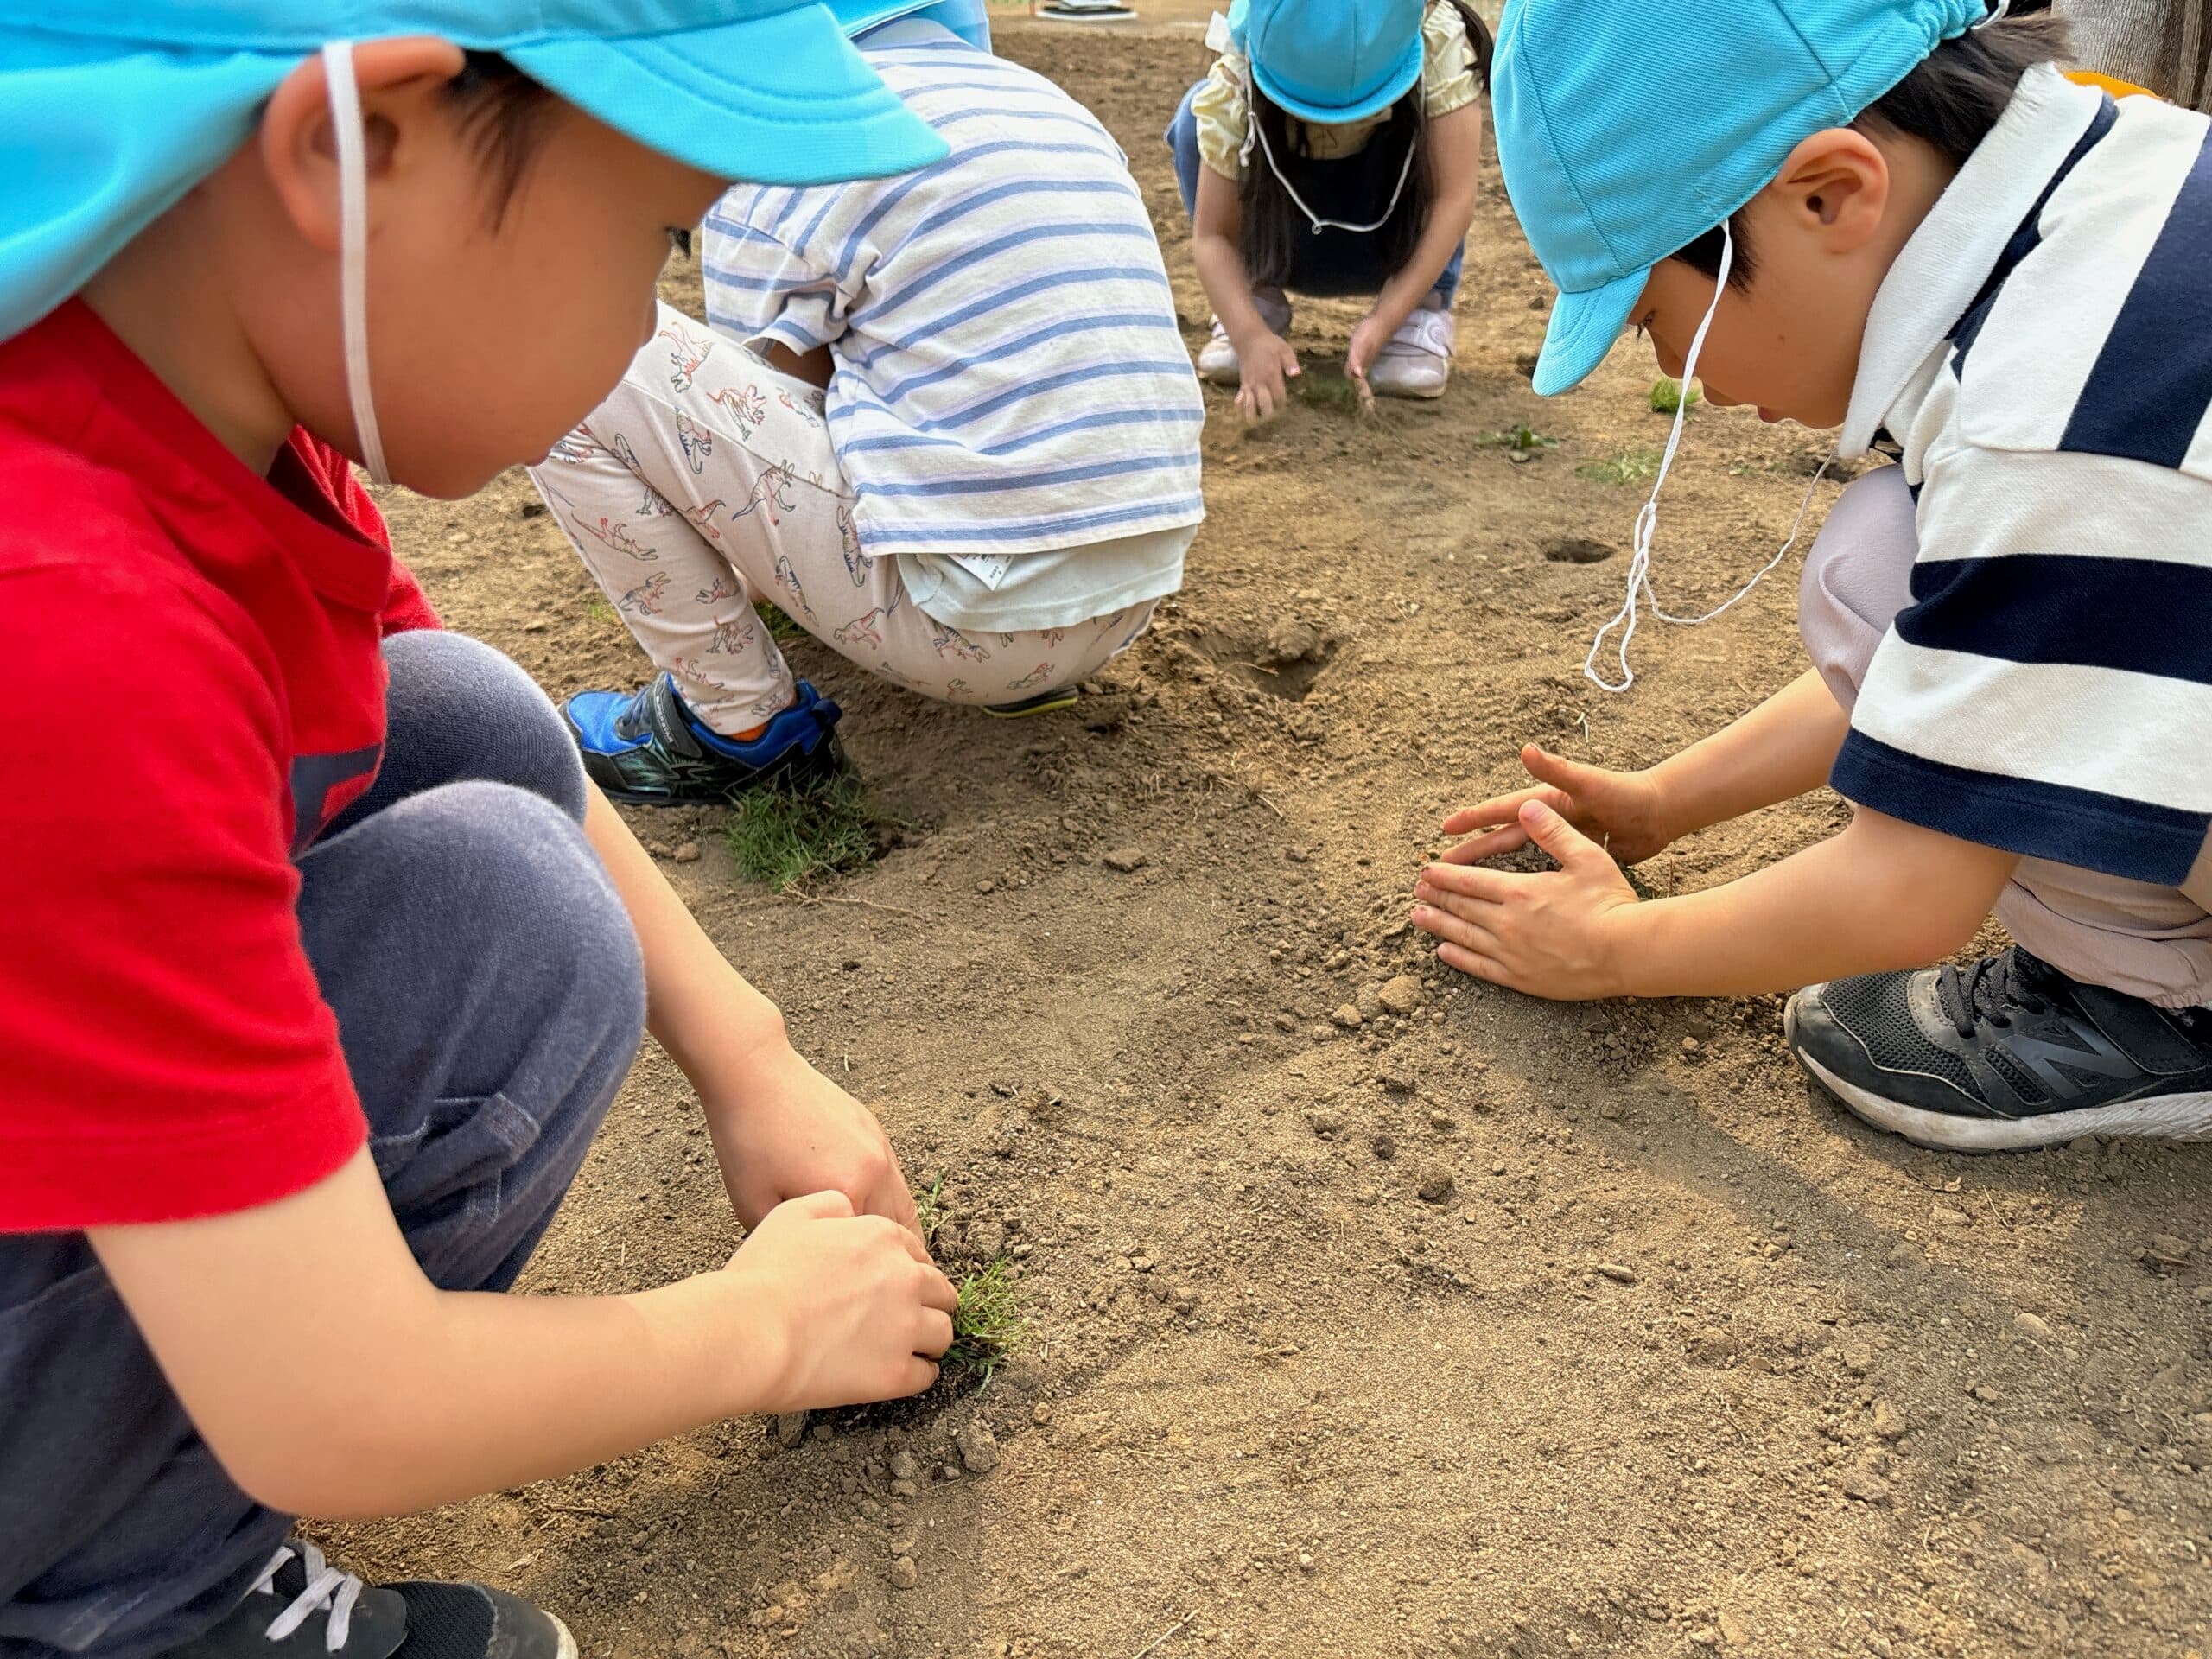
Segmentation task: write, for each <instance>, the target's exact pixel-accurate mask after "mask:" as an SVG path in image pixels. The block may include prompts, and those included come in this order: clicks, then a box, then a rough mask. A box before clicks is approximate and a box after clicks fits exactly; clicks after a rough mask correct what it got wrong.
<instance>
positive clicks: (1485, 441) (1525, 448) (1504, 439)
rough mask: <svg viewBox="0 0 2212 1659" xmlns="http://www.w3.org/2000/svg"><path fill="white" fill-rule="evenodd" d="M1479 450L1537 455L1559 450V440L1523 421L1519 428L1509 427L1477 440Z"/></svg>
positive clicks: (1488, 433)
mask: <svg viewBox="0 0 2212 1659" xmlns="http://www.w3.org/2000/svg"><path fill="white" fill-rule="evenodd" d="M1475 447H1476V448H1478V449H1507V450H1510V451H1512V452H1513V453H1514V454H1522V455H1527V454H1537V453H1539V452H1541V451H1542V450H1546V449H1556V448H1559V440H1558V439H1557V438H1548V437H1546V436H1545V435H1543V434H1542V433H1541V432H1539V431H1537V430H1536V429H1535V427H1533V426H1530V425H1529V423H1528V422H1526V421H1523V422H1522V423H1520V424H1519V425H1518V426H1509V427H1507V428H1506V429H1504V430H1503V431H1502V432H1486V433H1484V435H1482V436H1481V437H1479V438H1477V439H1476V440H1475Z"/></svg>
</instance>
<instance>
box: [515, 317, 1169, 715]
mask: <svg viewBox="0 0 2212 1659" xmlns="http://www.w3.org/2000/svg"><path fill="white" fill-rule="evenodd" d="M661 315H662V316H663V318H664V321H667V322H668V324H669V326H668V327H664V330H663V332H662V334H659V335H657V336H656V337H655V338H654V339H653V340H650V341H648V342H647V343H646V345H645V349H644V350H643V351H641V352H640V353H639V354H638V356H637V358H636V359H634V360H633V361H632V364H631V365H630V368H629V370H628V372H626V373H625V374H624V376H623V378H622V382H621V384H620V385H618V386H617V387H616V388H615V389H614V391H613V392H611V393H609V394H608V396H607V401H606V402H605V403H603V404H601V405H600V406H599V407H598V408H597V409H596V410H593V411H592V414H591V416H590V418H589V419H588V420H587V421H586V422H585V423H583V424H582V426H580V427H578V428H577V429H575V431H574V432H571V433H570V434H569V435H568V436H567V437H565V438H563V440H562V441H561V442H560V443H559V444H557V445H556V446H555V448H554V449H553V451H552V453H551V454H549V455H547V456H546V458H545V459H544V460H543V461H541V462H539V463H538V465H537V466H536V467H532V468H531V480H532V481H533V482H534V483H536V485H537V489H538V493H540V494H541V495H543V497H544V498H545V502H546V505H547V506H548V507H549V508H550V510H551V512H553V514H554V516H555V518H556V520H557V521H558V522H559V524H560V526H561V528H562V530H563V531H564V532H566V534H567V535H568V537H569V540H570V541H571V542H572V543H575V549H576V551H577V553H578V554H580V555H581V556H582V559H583V562H584V566H585V568H586V569H588V570H589V571H590V572H591V574H592V575H593V577H594V579H595V580H596V581H597V582H598V583H599V585H600V587H601V588H602V589H604V590H605V592H606V594H607V601H608V602H609V603H610V604H612V605H613V607H615V609H616V610H617V611H618V612H619V613H620V615H621V618H622V620H623V621H624V622H625V623H626V624H627V625H628V626H629V629H630V632H631V633H632V636H633V637H634V638H635V639H637V641H638V643H639V645H641V646H643V647H644V648H645V654H646V655H647V656H648V657H650V658H652V660H653V662H654V664H656V665H657V666H658V667H659V668H661V669H662V670H664V671H666V672H667V673H668V674H669V675H671V677H673V678H674V680H675V682H676V687H677V690H678V691H680V692H681V693H682V694H683V701H684V702H686V703H688V704H689V705H690V709H691V711H692V713H693V714H694V715H696V716H697V717H698V719H699V720H700V721H702V723H704V724H705V725H706V726H707V727H708V728H709V729H711V730H714V731H717V732H721V733H725V734H728V733H735V732H742V731H746V730H748V729H750V728H753V727H756V726H758V725H760V724H761V722H763V721H766V720H768V719H769V718H771V717H772V715H775V714H777V713H778V712H779V710H781V709H785V708H788V707H789V706H790V705H791V701H792V698H793V696H794V695H795V691H794V687H793V681H792V677H791V668H790V666H789V664H786V663H785V660H784V654H783V652H781V651H779V650H778V649H777V646H776V642H775V641H774V640H773V639H771V638H770V637H769V634H768V629H767V625H766V623H764V622H763V621H762V620H760V617H759V616H758V615H757V614H756V613H754V610H753V601H754V600H756V599H766V600H767V601H771V602H772V603H773V604H775V605H777V606H779V607H781V608H782V610H783V611H784V612H785V613H786V614H787V615H789V616H790V617H791V620H793V621H794V622H796V623H798V625H799V626H801V627H803V628H804V629H805V630H806V631H807V632H809V633H810V634H812V635H813V636H814V637H815V638H816V639H819V640H821V641H822V642H823V644H824V645H828V646H829V647H830V649H832V650H833V651H836V652H839V653H840V654H841V655H842V656H844V657H846V658H849V659H850V660H851V661H853V662H855V663H856V664H860V665H861V667H863V668H866V669H868V670H870V671H873V672H874V673H877V674H880V675H881V676H882V677H884V678H886V679H887V680H891V681H893V682H894V683H897V684H899V685H903V686H906V688H908V689H909V690H913V691H918V692H919V693H921V694H922V695H923V696H931V697H937V698H939V699H942V700H944V701H946V702H965V703H979V704H991V703H1005V702H1017V701H1020V699H1022V698H1025V697H1031V696H1036V695H1038V694H1039V693H1040V692H1044V691H1051V690H1057V689H1058V688H1059V687H1061V686H1063V685H1067V684H1070V683H1073V682H1075V681H1077V680H1080V679H1083V678H1084V677H1086V676H1088V675H1090V674H1092V673H1094V672H1096V671H1097V670H1098V669H1099V668H1100V667H1101V666H1103V664H1105V663H1106V662H1107V660H1108V659H1109V658H1112V657H1113V656H1114V655H1115V654H1116V652H1120V651H1121V650H1122V649H1123V648H1124V647H1125V646H1127V645H1128V644H1129V643H1130V642H1131V641H1132V640H1134V639H1135V638H1136V637H1137V635H1138V634H1140V633H1141V632H1143V631H1144V627H1145V624H1146V623H1147V622H1148V621H1149V620H1151V617H1152V605H1151V603H1149V602H1147V603H1144V604H1141V605H1134V606H1131V607H1128V609H1126V610H1123V611H1120V612H1117V613H1115V614H1113V615H1110V616H1102V617H1096V618H1093V619H1091V620H1088V621H1084V622H1078V623H1076V624H1074V625H1073V626H1069V627H1065V628H1044V629H1032V630H1028V631H1026V632H1012V633H1005V632H989V633H974V634H971V633H963V632H962V631H961V630H959V629H957V628H955V627H952V626H949V625H947V624H945V623H942V622H938V621H937V620H934V619H932V618H931V617H930V616H928V615H927V614H925V613H924V612H923V611H922V610H921V609H920V608H919V607H918V606H917V605H916V604H915V603H914V601H913V600H912V596H911V595H909V594H908V593H907V591H906V584H905V582H904V580H903V579H902V577H901V575H900V572H899V561H898V560H897V559H895V558H870V557H868V556H867V555H866V554H864V553H862V552H861V546H860V539H859V537H858V535H857V534H856V532H855V530H854V528H853V518H852V505H853V498H852V495H851V493H850V492H849V487H848V486H847V485H846V482H845V478H844V474H843V472H842V469H841V468H840V467H839V466H838V464H837V458H836V454H835V452H834V451H833V450H832V449H831V448H830V444H829V430H828V423H826V422H825V421H824V420H823V415H822V394H821V392H820V391H817V390H816V389H815V388H814V387H812V386H810V385H807V384H806V383H805V382H804V381H803V380H799V379H797V378H794V377H792V376H790V375H786V374H784V373H782V372H779V371H778V370H776V369H773V368H772V367H770V366H769V365H767V364H766V362H764V361H762V359H760V357H759V356H757V355H756V354H754V353H753V352H752V351H750V350H748V349H747V347H746V346H744V345H742V344H741V342H739V341H738V340H734V339H732V338H730V337H729V336H728V335H715V334H709V331H707V330H706V329H704V328H702V327H700V326H699V325H698V324H696V323H690V322H688V321H683V320H681V319H679V318H678V317H677V314H675V313H673V312H671V311H670V310H669V309H668V308H666V307H663V308H662V313H661ZM671 336H672V337H673V338H674V340H675V344H676V346H677V349H675V350H673V351H672V350H671ZM685 342H690V346H689V348H688V349H687V348H686V347H685ZM701 345H704V346H705V349H704V350H703V351H701V350H699V349H698V347H699V346H701Z"/></svg>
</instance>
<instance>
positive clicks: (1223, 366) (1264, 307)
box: [1198, 288, 1290, 386]
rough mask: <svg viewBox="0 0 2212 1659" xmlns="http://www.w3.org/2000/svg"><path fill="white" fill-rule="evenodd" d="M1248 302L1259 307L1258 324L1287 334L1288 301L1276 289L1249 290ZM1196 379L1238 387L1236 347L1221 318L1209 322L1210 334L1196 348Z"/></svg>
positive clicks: (1240, 376) (1239, 371)
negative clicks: (1204, 341)
mask: <svg viewBox="0 0 2212 1659" xmlns="http://www.w3.org/2000/svg"><path fill="white" fill-rule="evenodd" d="M1252 303H1253V304H1254V305H1255V306H1256V307H1257V308H1259V313H1260V321H1262V322H1264V323H1266V324H1267V325H1268V327H1269V328H1271V329H1273V330H1274V332H1275V333H1276V334H1288V333H1289V332H1290V302H1289V301H1288V300H1287V299H1286V298H1285V297H1284V296H1283V292H1282V290H1281V289H1279V288H1260V289H1253V291H1252ZM1198 378H1199V379H1201V380H1211V382H1213V384H1214V385H1217V386H1234V385H1240V384H1241V383H1242V382H1243V378H1244V372H1243V368H1242V367H1240V366H1239V365H1238V364H1237V361H1236V346H1234V345H1232V344H1231V343H1230V338H1229V330H1228V329H1226V328H1224V327H1222V326H1221V319H1220V318H1219V317H1216V318H1215V319H1214V320H1213V333H1212V334H1211V335H1210V336H1209V337H1208V338H1207V340H1206V343H1205V345H1203V346H1199V347H1198Z"/></svg>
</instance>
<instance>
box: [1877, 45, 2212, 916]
mask: <svg viewBox="0 0 2212 1659" xmlns="http://www.w3.org/2000/svg"><path fill="white" fill-rule="evenodd" d="M1883 431H1886V432H1887V433H1888V434H1890V435H1891V437H1892V439H1893V440H1894V441H1895V442H1896V443H1897V445H1898V446H1899V448H1901V449H1902V451H1903V460H1904V474H1905V481H1906V483H1907V484H1908V485H1909V486H1910V487H1911V489H1912V491H1913V493H1914V499H1916V502H1917V504H1918V507H1917V511H1918V521H1919V532H1920V553H1919V557H1918V560H1917V562H1916V564H1915V566H1914V568H1913V573H1912V599H1913V603H1912V604H1911V605H1910V607H1907V608H1906V609H1905V610H1904V611H1902V612H1900V613H1898V615H1897V620H1896V621H1895V623H1894V624H1893V626H1891V630H1890V632H1889V633H1888V634H1887V635H1886V636H1885V638H1884V639H1883V641H1882V643H1881V645H1880V647H1879V648H1878V651H1877V652H1876V653H1875V656H1874V659H1873V662H1872V665H1871V667H1870V668H1869V670H1868V671H1867V675H1866V683H1865V685H1864V686H1863V687H1862V689H1861V690H1860V692H1859V701H1858V703H1857V706H1856V707H1855V708H1854V709H1853V714H1852V729H1851V733H1850V735H1849V736H1848V737H1847V739H1846V740H1845V742H1844V746H1843V749H1842V752H1841V753H1840V755H1839V756H1838V758H1837V760H1836V765H1835V772H1834V779H1833V782H1834V786H1835V788H1836V790H1837V791H1838V792H1839V793H1840V794H1842V795H1844V796H1845V797H1847V798H1849V799H1851V800H1853V801H1856V802H1859V803H1860V804H1864V805H1866V806H1869V807H1872V808H1873V809H1874V810H1877V811H1880V812H1884V813H1887V814H1889V815H1891V817H1899V818H1904V819H1906V820H1908V821H1910V822H1911V823H1917V824H1921V825H1923V826H1925V827H1927V828H1929V829H1938V830H1941V831H1942V832H1943V833H1945V834H1947V835H1951V836H1958V837H1959V838H1960V839H1961V840H1965V841H1972V842H1979V843H1980V844H1981V845H1984V846H1988V847H1998V848H2002V849H2005V850H2006V851H2010V852H2016V853H2019V854H2022V855H2026V856H2029V857H2033V858H2042V859H2048V860H2051V861H2056V862H2058V863H2062V864H2070V865H2075V866H2078V867H2082V868H2088V869H2093V870H2098V871H2101V872H2103V873H2104V874H2107V875H2113V876H2120V877H2125V878H2127V879H2130V880H2139V881H2145V882H2151V883H2154V884H2157V885H2158V886H2161V887H2178V888H2179V889H2181V890H2182V892H2183V893H2185V894H2186V895H2187V896H2188V897H2189V898H2190V899H2191V900H2192V901H2193V902H2195V903H2196V905H2198V906H2200V907H2202V908H2204V909H2207V910H2212V851H2208V834H2209V833H2212V122H2208V121H2207V120H2206V118H2204V117H2203V116H2201V115H2196V114H2193V113H2191V112H2190V111H2186V110H2179V109H2175V108H2173V107H2172V106H2171V105H2164V104H2161V103H2158V102H2157V101H2156V100H2154V99H2147V98H2136V99H2127V100H2126V101H2125V102H2124V103H2120V104H2118V105H2115V104H2114V103H2113V100H2112V99H2108V98H2107V97H2106V96H2104V95H2103V94H2102V93H2101V92H2095V91H2092V90H2089V89H2088V88H2084V87H2081V86H2075V85H2073V84H2071V83H2070V82H2069V81H2068V80H2066V79H2064V78H2063V76H2061V75H2060V74H2059V73H2057V72H2056V70H2054V69H2052V68H2050V67H2047V66H2046V67H2040V68H2037V69H2035V70H2033V71H2031V73H2029V74H2028V75H2027V77H2026V78H2025V79H2024V80H2023V81H2022V82H2021V86H2020V90H2019V92H2018V95H2017V96H2016V97H2015V98H2014V99H2013V102H2012V107H2011V108H2010V109H2009V110H2008V111H2006V113H2005V117H2004V119H2003V120H2002V121H2001V122H2000V123H1999V125H1998V127H1997V129H1996V130H1995V131H1994V132H1993V133H1992V134H1991V136H1990V137H1988V138H1987V139H1986V140H1985V141H1984V142H1983V143H1982V144H1981V146H1980V149H1977V150H1976V151H1975V152H1974V156H1972V157H1971V158H1970V159H1969V160H1968V161H1967V164H1966V166H1965V168H1963V169H1961V172H1960V174H1959V175H1958V177H1957V179H1956V180H1955V181H1954V182H1953V183H1952V185H1951V186H1950V188H1948V190H1947V191H1946V192H1945V193H1944V194H1943V196H1942V199H1941V200H1939V201H1938V202H1937V203H1936V207H1935V208H1934V209H1933V211H1931V212H1930V213H1929V216H1928V218H1927V219H1925V220H1924V221H1923V223H1922V225H1921V226H1920V227H1919V229H1918V230H1917V231H1916V232H1915V233H1914V235H1913V237H1912V238H1911V240H1910V242H1909V243H1907V245H1906V246H1905V248H1904V251H1903V252H1902V253H1901V254H1900V255H1899V257H1898V258H1897V263H1896V264H1895V265H1893V266H1892V267H1891V270H1890V273H1889V276H1888V277H1887V278H1886V279H1885V282H1884V283H1883V285H1882V289H1881V292H1880V294H1879V295H1878V296H1877V298H1876V301H1875V304H1874V308H1873V311H1872V315H1871V316H1870V317H1869V318H1868V320H1867V332H1866V347H1865V349H1864V352H1863V353H1862V355H1861V357H1860V360H1859V378H1858V381H1857V384H1856V385H1855V386H1854V388H1853V396H1852V404H1851V410H1850V414H1849V416H1848V417H1847V421H1846V423H1845V427H1844V432H1843V439H1842V445H1841V448H1842V450H1843V453H1844V454H1847V455H1852V454H1863V453H1865V451H1866V448H1867V447H1868V445H1869V444H1870V443H1871V442H1872V441H1873V440H1874V438H1875V437H1876V436H1877V435H1878V433H1880V432H1883Z"/></svg>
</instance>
